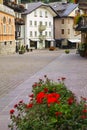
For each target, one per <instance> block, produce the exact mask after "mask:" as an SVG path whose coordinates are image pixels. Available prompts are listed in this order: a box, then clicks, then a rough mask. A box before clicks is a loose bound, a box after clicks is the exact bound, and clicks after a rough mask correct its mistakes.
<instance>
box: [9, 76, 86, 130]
mask: <svg viewBox="0 0 87 130" xmlns="http://www.w3.org/2000/svg"><path fill="white" fill-rule="evenodd" d="M44 78H45V79H44V80H42V79H39V81H38V82H35V83H34V84H33V85H32V88H33V89H32V92H33V93H32V94H31V95H29V98H30V102H29V103H28V104H26V103H24V102H23V101H19V102H18V103H17V104H15V105H14V109H12V110H10V117H11V123H10V125H9V128H10V129H11V130H15V129H16V130H87V104H86V103H87V102H86V101H87V99H86V98H82V100H81V101H80V102H79V103H78V102H77V100H76V98H75V95H74V94H73V93H72V92H71V91H70V90H68V89H67V88H66V86H65V84H64V81H65V77H62V78H60V79H58V82H54V81H53V80H50V79H49V78H48V77H47V76H46V75H45V76H44Z"/></svg>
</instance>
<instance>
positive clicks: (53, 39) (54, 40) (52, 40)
mask: <svg viewBox="0 0 87 130" xmlns="http://www.w3.org/2000/svg"><path fill="white" fill-rule="evenodd" d="M46 41H55V40H54V39H46Z"/></svg>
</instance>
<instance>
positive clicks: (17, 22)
mask: <svg viewBox="0 0 87 130" xmlns="http://www.w3.org/2000/svg"><path fill="white" fill-rule="evenodd" d="M15 25H25V21H24V19H22V18H15Z"/></svg>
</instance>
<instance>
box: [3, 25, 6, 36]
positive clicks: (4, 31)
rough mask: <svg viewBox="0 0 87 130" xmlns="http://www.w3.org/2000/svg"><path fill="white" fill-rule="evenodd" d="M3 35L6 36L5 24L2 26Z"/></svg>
mask: <svg viewBox="0 0 87 130" xmlns="http://www.w3.org/2000/svg"><path fill="white" fill-rule="evenodd" d="M3 33H4V34H6V24H4V25H3Z"/></svg>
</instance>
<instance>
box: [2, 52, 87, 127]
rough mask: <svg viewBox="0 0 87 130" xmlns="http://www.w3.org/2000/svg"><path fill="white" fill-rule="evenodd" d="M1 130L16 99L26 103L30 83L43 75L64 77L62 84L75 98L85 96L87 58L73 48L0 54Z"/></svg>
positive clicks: (6, 122)
mask: <svg viewBox="0 0 87 130" xmlns="http://www.w3.org/2000/svg"><path fill="white" fill-rule="evenodd" d="M0 64H1V68H0V89H1V90H2V91H0V95H1V97H0V130H8V127H7V126H8V122H9V110H10V109H11V108H12V107H13V105H14V104H15V103H17V102H18V101H19V100H22V99H23V100H24V101H25V102H27V101H28V100H29V99H28V98H29V97H28V95H29V93H30V92H31V90H32V84H33V83H34V82H35V81H37V80H38V79H39V78H43V76H44V75H45V74H46V75H48V77H49V78H50V79H53V80H54V81H57V79H58V78H60V77H62V76H64V77H66V81H65V84H66V85H67V87H68V88H69V89H70V90H72V91H73V92H74V93H75V95H76V96H77V99H78V100H80V97H81V96H84V97H87V58H82V57H80V56H79V55H78V54H76V51H75V50H72V51H71V53H70V54H65V53H64V51H63V50H62V51H53V52H50V51H47V50H43V51H35V52H33V53H29V54H24V55H18V54H16V55H12V56H6V57H4V56H0Z"/></svg>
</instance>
